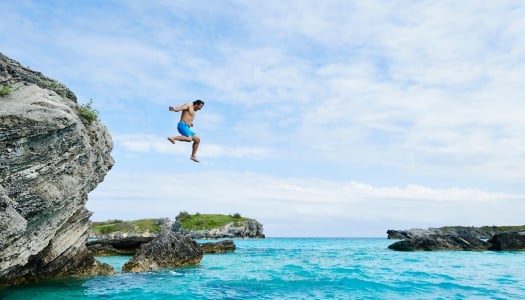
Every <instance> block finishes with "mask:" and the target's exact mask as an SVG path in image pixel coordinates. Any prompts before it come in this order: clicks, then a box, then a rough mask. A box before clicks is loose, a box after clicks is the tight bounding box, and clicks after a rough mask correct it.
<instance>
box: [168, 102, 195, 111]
mask: <svg viewBox="0 0 525 300" xmlns="http://www.w3.org/2000/svg"><path fill="white" fill-rule="evenodd" d="M190 107H191V104H189V103H186V104H183V105H181V106H175V107H173V106H170V111H174V112H179V111H183V110H187V109H190Z"/></svg>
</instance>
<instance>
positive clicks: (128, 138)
mask: <svg viewBox="0 0 525 300" xmlns="http://www.w3.org/2000/svg"><path fill="white" fill-rule="evenodd" d="M113 140H114V142H115V144H116V146H117V147H122V148H123V149H124V150H126V151H129V152H132V153H133V152H143V153H147V152H156V153H162V154H173V155H180V154H181V153H189V152H188V151H189V150H188V149H189V147H190V145H191V144H192V143H186V142H176V143H175V145H174V144H171V143H170V142H169V141H168V140H167V137H160V136H157V135H154V134H141V133H138V134H118V135H113ZM201 143H202V142H201ZM179 144H181V145H182V146H180V145H179ZM271 155H272V150H270V149H268V148H258V147H243V146H224V145H218V144H206V146H205V147H201V148H199V152H198V156H200V157H233V158H248V159H263V158H266V157H269V156H271Z"/></svg>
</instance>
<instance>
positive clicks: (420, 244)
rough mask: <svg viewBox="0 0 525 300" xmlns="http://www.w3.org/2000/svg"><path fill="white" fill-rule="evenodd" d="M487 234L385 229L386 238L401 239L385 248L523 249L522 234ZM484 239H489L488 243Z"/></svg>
mask: <svg viewBox="0 0 525 300" xmlns="http://www.w3.org/2000/svg"><path fill="white" fill-rule="evenodd" d="M494 232H497V231H496V230H494V231H490V232H487V231H486V230H479V228H472V230H468V229H466V228H465V227H458V228H454V227H450V228H449V227H447V228H446V229H444V230H443V229H440V228H430V229H410V230H388V231H387V234H388V238H389V239H402V241H399V242H395V243H393V244H392V245H390V246H388V248H389V249H392V250H397V251H417V250H424V251H435V250H496V251H508V250H525V231H508V232H497V233H494ZM487 236H488V237H490V239H488V241H485V240H486V239H487Z"/></svg>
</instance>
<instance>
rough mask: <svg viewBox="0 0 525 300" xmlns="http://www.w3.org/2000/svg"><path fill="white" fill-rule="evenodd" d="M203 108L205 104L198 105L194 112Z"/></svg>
mask: <svg viewBox="0 0 525 300" xmlns="http://www.w3.org/2000/svg"><path fill="white" fill-rule="evenodd" d="M203 107H204V104H197V105H195V107H194V108H193V110H201V109H202V108H203Z"/></svg>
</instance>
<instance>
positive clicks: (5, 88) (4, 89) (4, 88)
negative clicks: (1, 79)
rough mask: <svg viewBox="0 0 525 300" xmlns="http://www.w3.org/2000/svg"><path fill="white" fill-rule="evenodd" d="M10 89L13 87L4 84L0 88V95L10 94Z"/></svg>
mask: <svg viewBox="0 0 525 300" xmlns="http://www.w3.org/2000/svg"><path fill="white" fill-rule="evenodd" d="M12 91H13V89H12V88H11V87H10V86H8V85H4V86H2V88H0V97H3V96H7V95H9V94H11V92H12Z"/></svg>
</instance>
